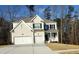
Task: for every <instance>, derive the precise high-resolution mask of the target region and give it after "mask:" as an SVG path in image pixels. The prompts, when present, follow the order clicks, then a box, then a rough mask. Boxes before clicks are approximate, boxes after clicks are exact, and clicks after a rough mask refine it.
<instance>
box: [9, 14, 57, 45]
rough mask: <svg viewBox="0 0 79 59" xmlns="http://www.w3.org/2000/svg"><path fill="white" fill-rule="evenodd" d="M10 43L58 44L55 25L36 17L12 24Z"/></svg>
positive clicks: (52, 22)
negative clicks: (47, 42)
mask: <svg viewBox="0 0 79 59" xmlns="http://www.w3.org/2000/svg"><path fill="white" fill-rule="evenodd" d="M10 32H11V38H12V39H11V42H12V43H13V44H44V43H45V41H51V42H53V41H56V42H58V31H57V23H56V22H54V21H51V20H43V19H42V18H40V17H39V16H38V15H36V16H34V17H30V18H25V19H21V20H16V21H15V22H13V29H12V30H11V31H10Z"/></svg>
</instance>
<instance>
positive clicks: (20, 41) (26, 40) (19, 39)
mask: <svg viewBox="0 0 79 59" xmlns="http://www.w3.org/2000/svg"><path fill="white" fill-rule="evenodd" d="M14 44H33V38H32V37H15V39H14Z"/></svg>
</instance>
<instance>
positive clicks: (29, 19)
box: [14, 15, 55, 23]
mask: <svg viewBox="0 0 79 59" xmlns="http://www.w3.org/2000/svg"><path fill="white" fill-rule="evenodd" d="M37 16H38V15H36V16H32V17H24V18H20V19H18V20H15V21H14V22H15V23H18V22H20V21H21V20H23V21H24V22H25V23H31V22H32V21H31V20H32V19H33V18H36V17H37ZM44 22H45V23H53V22H55V21H53V20H47V19H44Z"/></svg>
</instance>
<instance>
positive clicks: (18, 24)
mask: <svg viewBox="0 0 79 59" xmlns="http://www.w3.org/2000/svg"><path fill="white" fill-rule="evenodd" d="M22 22H24V21H23V20H21V21H20V22H19V23H18V24H17V25H16V26H15V27H14V28H13V29H12V30H11V31H10V32H12V31H13V30H15V29H16V28H17V27H18V26H19V25H20V24H21V23H22ZM24 23H25V22H24ZM25 25H26V24H25ZM26 26H28V25H26ZM28 27H29V28H30V29H31V30H33V29H32V28H31V27H30V26H28Z"/></svg>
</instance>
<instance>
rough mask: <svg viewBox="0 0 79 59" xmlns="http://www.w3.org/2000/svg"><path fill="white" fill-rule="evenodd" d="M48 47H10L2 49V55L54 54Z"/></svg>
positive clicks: (0, 49) (0, 52) (0, 51)
mask: <svg viewBox="0 0 79 59" xmlns="http://www.w3.org/2000/svg"><path fill="white" fill-rule="evenodd" d="M54 53H55V52H54V51H52V50H50V49H49V48H48V47H47V46H46V45H44V44H43V45H9V46H6V47H3V48H0V54H54Z"/></svg>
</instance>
